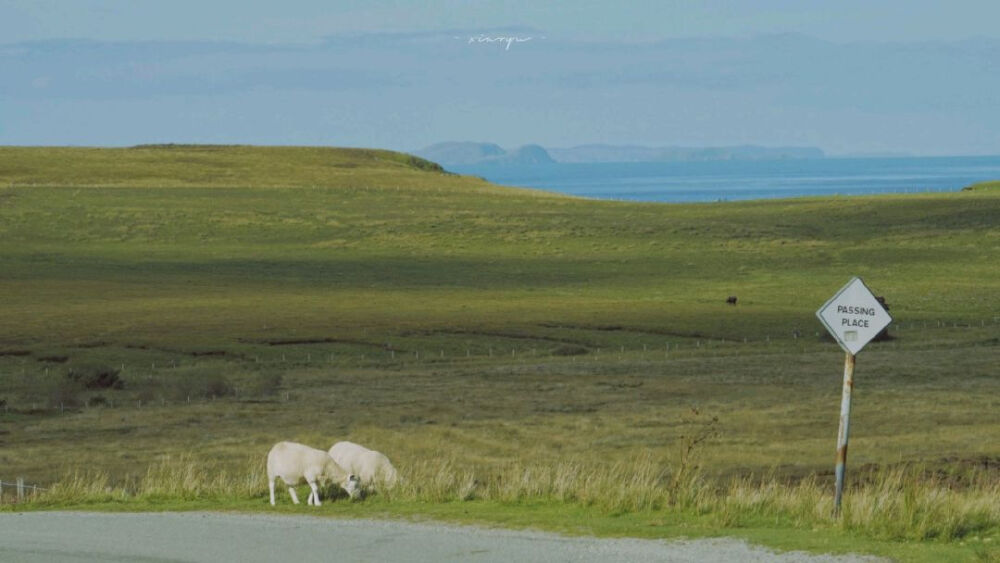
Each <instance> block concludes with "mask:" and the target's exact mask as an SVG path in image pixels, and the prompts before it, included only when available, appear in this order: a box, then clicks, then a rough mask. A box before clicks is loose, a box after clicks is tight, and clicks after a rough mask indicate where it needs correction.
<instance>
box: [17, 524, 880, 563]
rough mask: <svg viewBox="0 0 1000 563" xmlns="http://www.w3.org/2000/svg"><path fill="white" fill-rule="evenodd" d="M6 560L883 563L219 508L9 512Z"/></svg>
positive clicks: (713, 544) (708, 543)
mask: <svg viewBox="0 0 1000 563" xmlns="http://www.w3.org/2000/svg"><path fill="white" fill-rule="evenodd" d="M0 561H18V562H36V561H45V562H56V563H61V562H73V563H80V562H90V561H147V562H152V561H190V562H200V561H205V562H209V561H210V562H218V561H241V562H245V563H251V562H256V561H262V562H263V561H297V562H312V561H317V562H319V561H323V562H327V561H338V562H340V561H344V562H354V561H358V562H363V561H364V562H366V561H379V562H395V561H399V562H404V561H405V562H407V563H420V562H428V563H430V562H439V561H462V562H466V561H471V562H509V561H521V562H529V561H545V562H546V563H554V562H560V561H573V562H595V563H596V562H607V561H630V562H642V561H672V562H689V561H690V562H695V561H697V562H702V561H720V562H747V561H785V562H789V561H807V562H813V563H821V562H822V563H826V562H830V563H834V562H836V563H848V562H850V563H853V562H860V561H878V559H876V558H870V557H861V556H831V555H811V554H806V553H801V552H788V553H780V554H779V553H775V552H773V551H770V550H768V549H765V548H762V547H756V546H751V545H749V544H747V543H746V542H743V541H741V540H736V539H710V540H688V541H658V540H639V539H620V538H617V539H606V538H589V537H567V536H561V535H557V534H550V533H542V532H533V531H514V530H503V529H489V528H479V527H472V526H455V525H449V524H437V523H413V522H400V521H390V520H355V519H336V518H318V517H312V516H278V515H260V514H253V515H247V514H220V513H212V512H162V513H125V514H122V513H92V512H28V513H7V514H0Z"/></svg>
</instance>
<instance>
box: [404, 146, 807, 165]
mask: <svg viewBox="0 0 1000 563" xmlns="http://www.w3.org/2000/svg"><path fill="white" fill-rule="evenodd" d="M412 154H414V155H416V156H419V157H421V158H425V159H427V160H430V161H433V162H436V163H438V164H440V165H442V166H444V167H449V166H524V165H540V164H555V163H563V164H580V163H621V162H710V161H730V160H732V161H759V160H801V159H821V158H825V157H826V154H825V153H824V152H823V150H822V149H820V148H818V147H794V146H789V147H764V146H757V145H736V146H721V147H646V146H640V145H603V144H591V145H579V146H575V147H569V148H545V147H542V146H540V145H535V144H530V145H524V146H521V147H518V148H515V149H509V150H508V149H504V148H503V147H501V146H500V145H497V144H496V143H480V142H472V141H459V142H445V143H437V144H434V145H431V146H428V147H424V148H422V149H419V150H416V151H413V153H412Z"/></svg>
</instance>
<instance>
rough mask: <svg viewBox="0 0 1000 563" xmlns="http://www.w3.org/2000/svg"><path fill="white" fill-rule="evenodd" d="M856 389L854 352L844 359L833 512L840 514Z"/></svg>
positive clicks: (836, 514) (835, 514)
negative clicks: (853, 397) (853, 395)
mask: <svg viewBox="0 0 1000 563" xmlns="http://www.w3.org/2000/svg"><path fill="white" fill-rule="evenodd" d="M853 390H854V354H851V353H850V352H848V353H847V356H846V358H845V359H844V391H843V394H842V395H841V398H840V430H838V431H837V468H836V475H837V492H836V495H835V496H834V499H833V514H834V516H838V515H840V499H841V497H842V496H843V494H844V472H845V470H846V468H847V438H848V435H849V433H850V429H851V391H853Z"/></svg>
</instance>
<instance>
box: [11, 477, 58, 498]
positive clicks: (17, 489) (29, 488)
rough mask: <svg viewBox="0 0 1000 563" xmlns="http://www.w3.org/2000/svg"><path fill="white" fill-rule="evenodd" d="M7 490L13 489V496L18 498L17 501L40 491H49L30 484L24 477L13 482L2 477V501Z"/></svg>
mask: <svg viewBox="0 0 1000 563" xmlns="http://www.w3.org/2000/svg"><path fill="white" fill-rule="evenodd" d="M7 490H13V491H14V493H13V496H14V497H15V498H16V499H17V502H22V501H24V499H25V498H27V497H28V496H31V495H34V494H36V493H37V492H38V491H47V490H48V489H46V488H44V487H39V486H38V485H28V484H26V483H25V482H24V477H18V478H17V479H16V480H15V481H14V482H13V483H10V482H7V481H4V480H2V479H0V503H2V502H3V497H4V494H6V492H7Z"/></svg>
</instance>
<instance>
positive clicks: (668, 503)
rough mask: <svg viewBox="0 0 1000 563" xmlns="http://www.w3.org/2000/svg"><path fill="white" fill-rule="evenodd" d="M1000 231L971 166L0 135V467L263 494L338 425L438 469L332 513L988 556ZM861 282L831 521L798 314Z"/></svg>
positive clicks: (102, 486)
mask: <svg viewBox="0 0 1000 563" xmlns="http://www.w3.org/2000/svg"><path fill="white" fill-rule="evenodd" d="M998 250H1000V190H998V189H997V186H996V185H995V183H994V184H993V185H980V186H975V187H974V189H969V190H965V191H962V192H958V193H953V194H926V195H924V194H922V195H907V196H878V197H851V198H801V199H792V200H769V201H756V202H734V203H711V204H685V205H674V204H670V205H664V204H641V203H621V202H600V201H590V200H584V199H578V198H569V197H563V196H559V195H555V194H548V193H543V192H537V191H532V190H520V189H510V188H500V187H497V186H493V185H490V184H488V183H486V182H484V181H482V180H479V179H476V178H469V177H461V176H455V175H451V174H447V173H444V172H443V171H441V170H440V169H438V168H437V167H436V166H435V165H433V164H431V163H427V162H426V161H421V160H419V159H414V158H412V157H408V156H406V155H399V154H397V153H390V152H386V151H372V150H351V149H321V148H285V147H282V148H262V147H186V146H161V147H139V148H132V149H73V148H15V147H9V148H3V147H0V295H2V297H0V299H2V301H0V303H2V305H0V401H2V403H0V405H2V408H3V410H2V411H0V448H2V449H0V479H2V480H4V481H7V482H9V481H11V480H13V478H14V477H16V476H23V477H25V478H26V479H27V480H28V482H30V483H38V484H40V485H42V486H49V485H52V484H54V483H56V482H60V481H61V482H62V486H61V489H60V487H59V486H57V487H56V489H57V490H62V491H63V493H60V494H61V495H62V496H58V495H57V496H52V494H54V493H52V494H50V496H49V497H48V500H41V499H37V500H36V504H37V506H38V507H46V506H64V507H65V506H74V505H76V504H74V503H89V504H87V505H88V506H112V507H115V506H122V505H124V506H125V507H143V506H146V507H149V506H152V507H154V508H155V507H156V506H167V507H171V508H184V507H193V508H206V507H211V506H215V507H219V508H226V507H229V508H234V509H260V508H264V498H265V496H266V495H265V492H266V488H265V483H264V481H263V478H262V477H260V476H259V471H260V467H259V466H260V463H261V461H262V458H263V455H264V454H265V453H266V451H267V448H268V447H269V446H270V444H271V443H273V442H274V441H277V440H280V439H294V440H297V441H302V442H306V443H310V444H312V445H314V446H316V447H328V446H329V445H330V444H331V443H333V442H334V441H336V440H340V439H352V440H355V441H359V442H362V443H367V444H369V445H371V446H372V447H376V448H378V449H380V450H382V451H384V452H386V453H388V454H389V455H390V457H392V459H393V460H394V461H395V462H396V464H397V465H398V466H400V468H401V470H402V471H403V472H404V474H406V475H410V476H411V480H410V481H409V482H410V483H423V482H428V483H436V484H435V485H434V486H428V487H425V488H423V489H421V488H419V487H417V485H415V484H414V485H412V486H411V488H410V489H406V490H401V491H397V492H396V493H395V494H394V495H381V496H379V497H375V498H371V499H368V500H366V501H365V502H364V503H360V504H357V503H355V504H349V503H333V504H334V505H336V506H331V507H330V508H328V509H325V510H329V511H332V512H331V513H337V514H354V513H357V514H365V515H372V514H381V513H386V514H406V515H409V514H427V515H433V516H436V517H442V518H452V519H459V520H463V519H464V520H474V521H489V522H499V523H507V524H510V525H523V526H541V527H549V528H554V529H561V530H568V531H575V532H584V533H586V532H588V531H589V532H593V533H608V534H625V535H639V536H650V535H651V536H657V535H665V536H676V535H689V536H697V535H709V534H714V533H727V534H736V535H742V536H744V537H750V538H752V539H754V540H755V541H762V542H765V543H769V544H771V545H778V546H782V547H788V548H803V547H804V548H809V549H814V550H824V549H831V550H837V551H845V550H850V549H865V550H868V551H871V552H873V553H885V554H889V555H893V556H897V557H900V558H903V559H913V560H920V559H921V558H923V559H926V560H941V559H942V558H945V559H948V558H951V559H963V558H976V557H979V558H989V557H996V553H997V552H996V549H995V547H994V546H995V545H996V543H998V542H1000V537H998V535H1000V531H998V526H1000V524H998V523H1000V506H998V504H1000V501H997V494H996V493H997V482H998V480H1000V470H998V465H1000V378H998V372H997V367H996V366H997V365H998V363H1000V353H998V348H997V345H998V333H1000V324H998V321H1000V297H998V295H1000V267H998V266H997V264H1000V260H998V258H1000V252H998ZM854 275H859V276H862V277H863V278H864V279H865V280H866V282H867V283H868V284H869V285H870V286H871V287H872V288H873V290H875V291H876V292H877V293H878V294H879V295H884V296H885V297H886V298H887V300H888V302H889V304H890V306H891V313H892V315H893V317H894V319H895V323H894V325H893V326H892V327H891V329H890V333H891V335H892V339H890V340H888V341H884V342H877V343H873V344H870V345H869V347H868V348H866V349H865V351H864V352H862V354H861V355H860V356H859V358H858V367H857V372H856V379H855V400H854V411H853V414H852V436H851V453H850V459H849V477H850V478H851V480H852V489H851V490H850V491H849V494H848V497H847V498H846V499H845V506H852V503H854V504H853V506H854V508H855V510H854V512H852V513H851V514H852V515H850V516H849V517H847V518H845V519H844V520H842V521H834V520H832V519H831V518H830V517H829V516H828V515H827V513H828V512H829V510H828V508H829V503H830V502H832V501H831V498H830V497H831V496H832V491H831V487H830V481H831V473H832V466H833V457H834V455H833V454H834V445H835V438H836V430H837V428H836V425H837V416H838V408H839V400H840V383H841V365H842V361H843V353H842V352H841V351H840V350H839V348H838V347H837V346H836V344H834V343H833V342H832V341H831V340H829V339H828V338H826V337H825V336H824V335H823V334H822V332H823V329H822V327H821V325H820V324H819V322H818V321H817V320H816V318H815V316H814V311H815V310H816V309H817V308H818V307H819V306H820V305H821V304H822V303H823V302H824V301H826V299H827V298H829V297H830V296H831V295H833V293H834V292H836V290H837V289H839V288H840V287H841V286H842V285H843V284H844V283H845V282H846V281H847V280H848V279H850V277H851V276H854ZM730 295H735V296H738V298H739V301H738V304H737V305H736V306H730V305H727V304H726V303H725V301H726V298H727V297H728V296H730ZM178 456H183V458H184V459H185V460H187V461H185V462H184V463H186V464H188V465H185V466H184V467H182V468H177V467H176V464H177V463H179V462H178V461H177V457H178ZM167 459H170V460H173V461H170V462H165V461H164V460H167ZM248 459H252V460H253V461H248ZM182 465H183V464H182ZM162 467H168V468H172V469H169V471H174V473H169V474H168V476H167V477H163V476H162V475H161V476H160V477H159V478H154V477H155V475H156V473H155V472H156V471H158V470H160V469H158V468H162ZM148 471H153V472H154V477H150V476H149V475H148V474H147V472H148ZM164 471H166V470H164ZM79 472H83V475H85V478H84V479H83V480H82V481H79V482H77V481H74V480H73V479H70V478H68V477H67V475H72V474H74V473H79ZM185 472H186V473H185ZM595 475H596V476H599V477H600V478H596V477H593V476H595ZM637 476H638V477H637ZM213 479H214V480H213ZM633 479H637V481H635V482H634V483H632V485H628V486H626V485H624V484H623V485H621V486H619V484H620V483H627V482H630V481H631V480H633ZM176 481H181V482H187V483H189V484H190V487H189V488H188V489H184V490H186V491H187V492H183V491H181V492H177V491H174V492H173V493H169V494H168V493H165V492H163V490H164V485H162V483H163V482H176ZM74 483H75V484H74ZM86 483H91V484H92V486H91V487H90V488H88V485H87V484H86ZM144 483H145V484H144ZM157 483H160V484H157ZM533 483H539V484H538V485H533ZM560 483H562V484H561V485H560ZM595 483H596V484H595ZM678 483H686V484H687V485H685V487H680V486H679V485H677V484H678ZM748 483H752V484H753V486H750V485H748ZM199 484H200V485H199ZM600 484H603V485H600ZM220 487H221V488H222V489H225V490H227V491H230V492H229V493H226V494H224V495H221V496H220V495H218V494H213V493H212V492H211V491H213V490H215V489H218V488H220ZM741 487H742V488H741ZM880 487H881V488H880ZM108 488H110V489H111V491H112V492H111V493H108V492H107V489H108ZM682 489H683V490H684V491H687V492H685V493H684V494H680V491H681V490H682ZM71 491H76V492H72V493H71ZM435 491H436V492H435ZM622 491H625V492H622ZM695 493H697V494H695ZM9 495H10V490H9V488H7V489H5V491H4V496H3V498H4V499H7V500H11V499H10V496H9ZM74 495H75V496H74ZM171 495H173V496H171ZM178 495H179V496H178ZM692 495H693V496H692ZM699 495H700V496H699ZM880 495H881V496H880ZM123 498H127V499H132V500H131V501H129V502H125V501H122V499H123ZM178 498H179V499H180V500H178ZM73 499H76V500H73ZM685 499H686V500H685ZM748 499H749V500H748ZM754 499H756V500H754ZM782 499H784V500H782ZM920 499H923V500H920ZM95 503H96V504H95ZM893 503H896V504H895V505H894V504H893ZM921 503H925V504H921ZM927 503H929V504H927ZM932 505H933V506H937V508H935V509H930V508H928V507H929V506H932ZM807 506H810V507H811V508H806V507H807ZM848 510H850V509H848ZM935 511H937V512H935ZM941 511H945V512H941ZM947 511H951V512H947ZM648 522H661V525H659V526H657V525H651V524H648Z"/></svg>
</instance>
